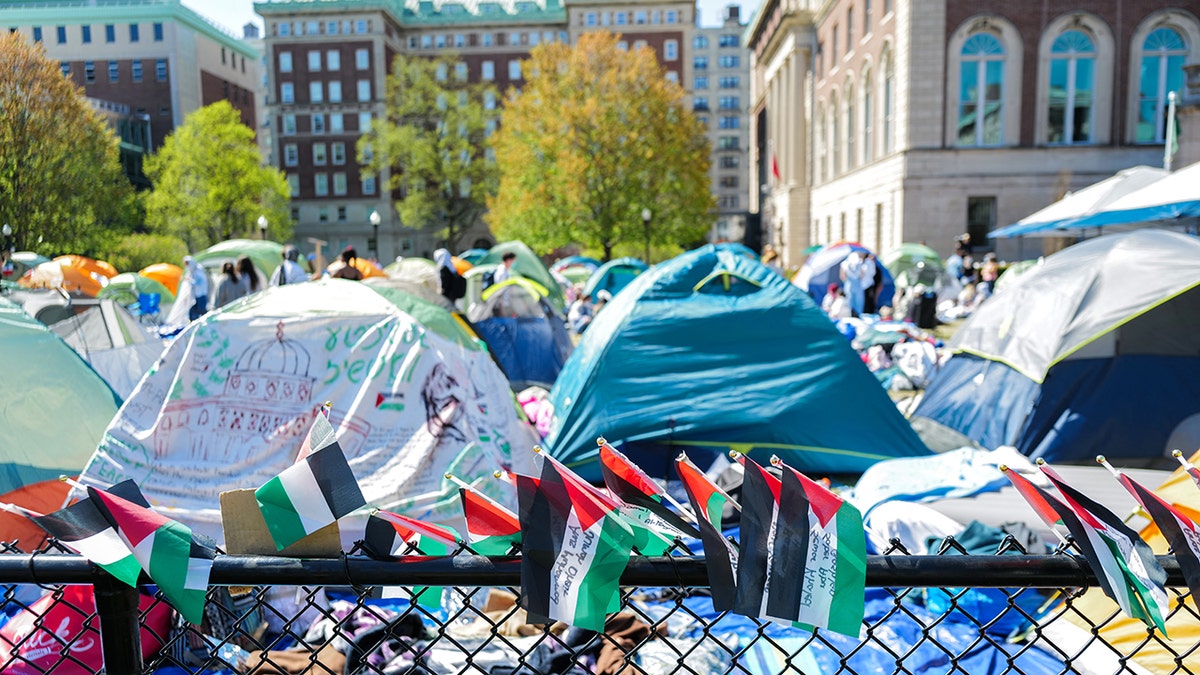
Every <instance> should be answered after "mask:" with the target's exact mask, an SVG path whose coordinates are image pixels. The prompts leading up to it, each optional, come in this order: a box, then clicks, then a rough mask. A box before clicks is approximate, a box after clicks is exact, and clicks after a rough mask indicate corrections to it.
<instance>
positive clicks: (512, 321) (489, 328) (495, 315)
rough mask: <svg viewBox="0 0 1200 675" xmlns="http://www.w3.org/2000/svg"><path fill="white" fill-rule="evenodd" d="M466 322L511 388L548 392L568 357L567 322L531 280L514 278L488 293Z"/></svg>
mask: <svg viewBox="0 0 1200 675" xmlns="http://www.w3.org/2000/svg"><path fill="white" fill-rule="evenodd" d="M468 318H469V319H470V320H471V323H472V324H474V326H475V331H476V332H477V333H479V337H481V338H483V340H484V342H486V343H487V345H488V350H489V351H491V353H492V356H493V357H495V359H496V362H497V363H499V364H500V368H501V369H502V370H503V371H504V374H505V375H507V376H508V381H509V383H511V385H512V386H513V388H514V389H517V390H521V389H524V388H525V387H528V386H530V385H534V384H536V385H539V386H542V387H546V388H549V387H550V386H551V385H553V384H554V380H555V379H557V378H558V372H559V371H560V370H561V369H562V366H563V363H564V362H566V360H567V357H568V356H569V355H570V354H571V337H570V335H568V334H567V326H566V322H565V321H564V320H563V318H562V316H561V315H559V314H558V313H557V312H556V311H555V310H554V308H553V307H552V306H551V305H550V302H549V300H548V299H547V290H546V288H545V287H544V286H542V285H541V284H539V283H537V282H536V281H531V280H529V279H524V278H520V277H517V278H513V279H509V280H507V281H502V282H500V283H498V284H496V285H494V286H491V287H489V288H487V289H486V290H485V291H484V292H483V299H482V301H481V302H478V303H476V304H474V305H472V306H471V310H470V314H469V315H468Z"/></svg>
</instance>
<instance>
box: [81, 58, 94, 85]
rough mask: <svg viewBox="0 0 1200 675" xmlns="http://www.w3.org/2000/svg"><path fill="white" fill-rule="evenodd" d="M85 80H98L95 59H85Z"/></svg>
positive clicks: (91, 81) (89, 81)
mask: <svg viewBox="0 0 1200 675" xmlns="http://www.w3.org/2000/svg"><path fill="white" fill-rule="evenodd" d="M83 81H84V82H87V83H88V84H91V83H93V82H95V81H96V62H95V61H84V62H83Z"/></svg>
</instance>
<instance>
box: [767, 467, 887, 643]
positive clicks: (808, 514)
mask: <svg viewBox="0 0 1200 675" xmlns="http://www.w3.org/2000/svg"><path fill="white" fill-rule="evenodd" d="M779 467H780V468H781V469H782V471H783V477H782V480H781V485H780V491H779V516H778V519H779V520H780V521H781V522H780V524H778V525H777V526H776V528H775V533H776V534H775V541H774V542H773V545H774V566H773V568H772V570H771V572H772V574H773V576H772V578H771V589H770V593H769V595H768V597H767V616H768V617H770V618H773V619H776V620H782V621H789V622H792V623H793V625H795V624H800V625H803V626H814V627H817V628H827V629H829V630H831V631H833V632H835V633H841V634H842V635H849V636H851V637H858V634H859V631H860V629H861V628H862V621H863V609H864V607H865V604H864V603H865V599H864V598H865V590H866V582H867V538H866V532H865V531H864V529H863V522H862V515H861V514H859V512H858V509H856V508H854V506H853V505H851V504H849V503H848V502H846V501H845V500H843V499H842V498H841V497H838V496H837V495H835V494H833V493H832V492H830V491H829V490H828V489H827V488H826V487H825V486H823V485H821V484H820V483H817V482H816V481H813V480H811V479H809V478H808V476H805V475H804V474H802V473H800V472H799V471H796V470H795V469H793V468H791V467H789V466H787V465H785V464H783V463H782V462H779ZM793 515H796V516H799V517H798V518H794V517H792V516H793ZM796 535H799V536H796ZM776 571H778V572H780V574H779V575H777V576H774V573H775V572H776ZM796 571H799V574H796Z"/></svg>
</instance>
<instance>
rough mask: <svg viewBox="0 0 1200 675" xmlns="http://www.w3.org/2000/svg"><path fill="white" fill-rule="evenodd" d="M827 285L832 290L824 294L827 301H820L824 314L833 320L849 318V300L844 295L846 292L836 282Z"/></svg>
mask: <svg viewBox="0 0 1200 675" xmlns="http://www.w3.org/2000/svg"><path fill="white" fill-rule="evenodd" d="M829 285H830V287H831V288H832V289H833V290H832V291H831V292H830V293H828V294H827V295H826V296H825V299H826V300H828V303H826V302H822V303H821V309H823V310H825V314H826V315H828V316H829V318H830V319H833V320H834V321H837V320H839V319H849V318H850V300H849V298H847V297H846V292H845V291H844V290H842V288H841V287H840V286H838V285H837V284H829Z"/></svg>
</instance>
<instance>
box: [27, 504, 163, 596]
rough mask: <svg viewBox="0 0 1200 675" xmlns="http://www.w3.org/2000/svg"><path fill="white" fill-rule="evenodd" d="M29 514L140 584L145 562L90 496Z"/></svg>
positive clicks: (92, 557) (123, 578) (94, 559)
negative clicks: (47, 511) (139, 580)
mask: <svg viewBox="0 0 1200 675" xmlns="http://www.w3.org/2000/svg"><path fill="white" fill-rule="evenodd" d="M27 517H28V518H29V519H30V520H32V521H33V522H34V524H36V525H37V526H38V527H40V528H42V529H43V530H45V531H46V534H49V535H50V536H51V537H54V538H55V539H58V540H59V541H60V542H62V543H63V545H65V546H66V547H67V548H69V549H71V550H72V551H75V552H76V553H78V554H79V555H81V556H83V557H85V558H87V559H88V560H90V561H92V562H93V563H95V564H96V565H98V566H99V567H101V568H102V569H103V570H104V571H106V572H108V573H109V574H111V575H113V576H114V577H116V578H118V579H120V580H121V581H124V582H125V583H127V584H129V585H130V586H133V587H135V588H136V587H137V582H138V575H140V574H141V573H142V566H141V565H140V564H139V563H138V561H137V558H135V557H133V552H132V551H130V550H129V547H128V546H127V545H126V544H125V542H124V541H123V540H122V539H121V535H119V534H117V531H116V530H115V529H113V526H112V525H111V524H109V522H108V519H107V518H105V517H104V514H103V513H101V512H100V510H99V509H98V508H96V503H95V502H93V501H92V500H91V499H82V500H80V501H77V502H75V503H74V504H72V505H70V506H68V507H66V508H64V509H61V510H58V511H55V512H54V513H51V514H47V515H44V516H27Z"/></svg>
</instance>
